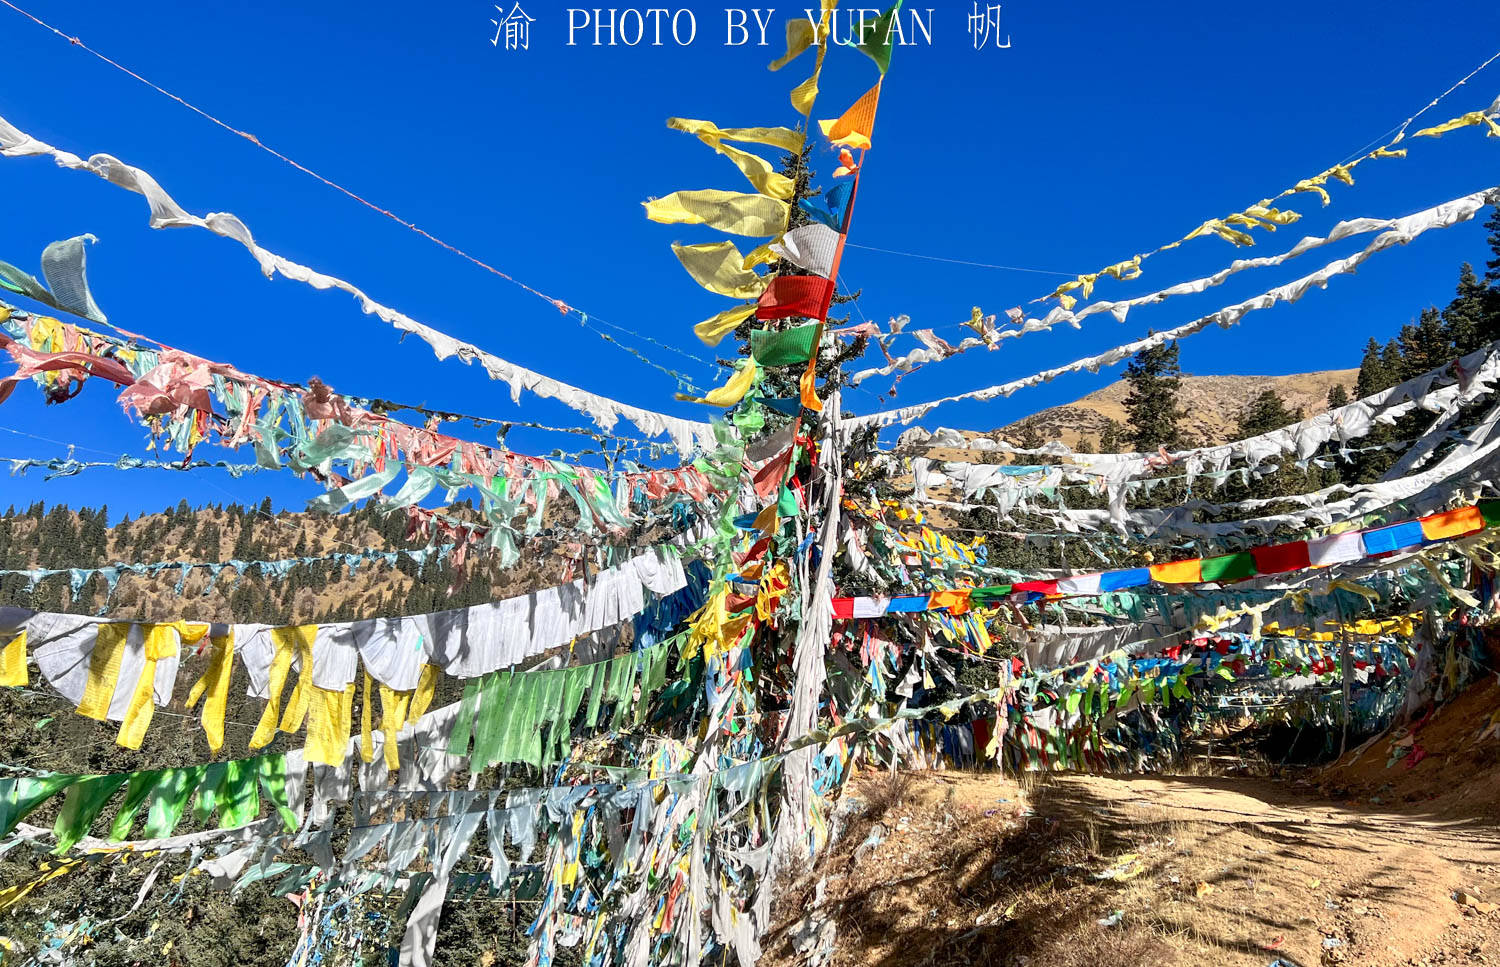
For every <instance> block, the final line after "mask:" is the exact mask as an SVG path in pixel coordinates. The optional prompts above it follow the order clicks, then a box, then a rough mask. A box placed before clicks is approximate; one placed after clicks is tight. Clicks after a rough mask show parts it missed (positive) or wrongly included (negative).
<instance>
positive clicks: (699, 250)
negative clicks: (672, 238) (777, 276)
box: [672, 242, 766, 299]
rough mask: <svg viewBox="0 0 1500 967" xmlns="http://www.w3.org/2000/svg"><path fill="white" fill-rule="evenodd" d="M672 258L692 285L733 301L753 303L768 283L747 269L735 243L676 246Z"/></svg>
mask: <svg viewBox="0 0 1500 967" xmlns="http://www.w3.org/2000/svg"><path fill="white" fill-rule="evenodd" d="M672 254H674V255H676V256H677V261H679V262H681V263H682V267H683V268H684V269H687V273H688V275H691V276H692V277H693V281H694V282H696V283H698V284H699V285H701V286H703V288H705V289H707V290H708V291H710V292H713V293H716V294H718V295H725V296H729V297H730V298H732V299H754V298H756V297H758V296H759V295H760V294H761V293H762V292H763V291H765V288H766V279H765V278H763V277H762V276H759V275H756V274H755V273H754V272H752V271H750V270H749V269H747V268H745V257H744V256H743V255H741V254H740V250H739V249H738V248H736V247H735V244H734V243H733V242H707V243H704V244H701V245H680V244H677V243H676V242H674V243H672Z"/></svg>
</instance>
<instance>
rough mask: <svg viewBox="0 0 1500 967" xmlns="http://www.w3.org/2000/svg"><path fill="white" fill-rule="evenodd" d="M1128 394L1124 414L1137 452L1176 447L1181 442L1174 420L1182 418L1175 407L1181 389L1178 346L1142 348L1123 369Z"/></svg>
mask: <svg viewBox="0 0 1500 967" xmlns="http://www.w3.org/2000/svg"><path fill="white" fill-rule="evenodd" d="M1125 382H1127V383H1129V384H1130V395H1129V396H1127V397H1125V412H1126V413H1128V414H1129V415H1130V437H1129V438H1130V442H1131V443H1132V445H1134V447H1135V448H1136V449H1137V450H1142V451H1150V450H1155V449H1157V448H1158V447H1175V446H1176V445H1177V444H1178V443H1179V442H1180V441H1181V439H1182V431H1181V429H1179V427H1178V426H1177V421H1178V420H1180V419H1182V417H1183V416H1184V415H1185V414H1184V413H1183V411H1182V410H1181V409H1179V408H1178V406H1177V393H1178V390H1179V389H1181V387H1182V368H1181V367H1180V366H1179V365H1178V350H1177V343H1176V342H1175V341H1174V342H1170V343H1166V344H1164V345H1160V346H1152V347H1151V348H1149V349H1143V350H1141V351H1140V352H1139V353H1136V356H1135V358H1134V359H1133V360H1131V361H1130V365H1128V366H1126V367H1125Z"/></svg>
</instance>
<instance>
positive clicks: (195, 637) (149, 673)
mask: <svg viewBox="0 0 1500 967" xmlns="http://www.w3.org/2000/svg"><path fill="white" fill-rule="evenodd" d="M208 627H209V626H208V625H206V624H190V623H188V622H186V621H172V622H166V623H161V624H146V625H142V626H141V633H142V635H143V637H144V643H143V644H144V650H145V655H146V661H145V664H144V665H143V666H142V667H141V677H140V678H138V679H136V682H135V691H134V692H132V693H131V696H130V706H129V708H127V709H126V710H125V720H124V721H123V722H121V723H120V733H119V735H118V736H116V737H115V742H116V743H118V744H119V745H122V746H124V747H125V748H127V749H139V748H140V747H141V743H142V742H144V741H145V739H146V729H147V727H149V726H150V725H151V718H152V716H153V715H154V714H155V713H156V699H155V695H154V692H155V689H156V663H157V662H159V661H163V660H165V659H167V658H172V657H175V656H176V655H177V654H178V652H179V650H180V649H181V646H182V645H184V644H188V645H191V644H196V643H197V642H199V641H202V640H203V639H204V637H205V636H207V635H208Z"/></svg>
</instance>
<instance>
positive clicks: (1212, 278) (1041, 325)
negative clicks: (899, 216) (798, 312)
mask: <svg viewBox="0 0 1500 967" xmlns="http://www.w3.org/2000/svg"><path fill="white" fill-rule="evenodd" d="M1397 221H1398V219H1394V218H1355V219H1350V220H1347V221H1342V222H1339V223H1338V224H1337V225H1335V226H1333V228H1332V230H1330V231H1329V233H1328V235H1327V236H1325V237H1318V236H1315V235H1309V236H1306V237H1304V238H1303V239H1302V240H1301V241H1300V242H1298V243H1297V244H1296V245H1294V246H1292V248H1291V249H1289V250H1288V251H1286V252H1283V253H1281V254H1280V255H1272V256H1267V257H1264V258H1254V259H1236V260H1235V261H1233V262H1231V263H1230V265H1229V267H1228V268H1224V269H1220V270H1219V271H1218V272H1215V273H1214V274H1213V275H1208V276H1204V277H1202V278H1199V279H1194V280H1192V281H1191V282H1179V283H1178V284H1176V285H1173V286H1168V287H1167V288H1165V289H1160V290H1158V291H1156V292H1152V293H1150V294H1149V295H1143V296H1136V297H1135V298H1132V299H1121V300H1119V301H1116V302H1095V303H1092V304H1090V305H1088V306H1085V307H1084V308H1082V309H1079V310H1078V311H1077V312H1074V311H1072V310H1071V309H1069V308H1066V307H1064V306H1057V307H1055V308H1053V309H1052V310H1051V311H1050V312H1048V313H1047V315H1045V316H1044V317H1042V318H1040V319H1036V318H1024V319H1023V318H1022V315H1023V314H1022V313H1021V312H1020V311H1019V310H1015V311H1014V312H1013V313H1012V320H1011V321H1012V322H1013V323H1015V324H1016V328H1014V329H1001V330H995V329H993V328H991V329H988V330H986V331H984V332H983V333H982V334H981V335H979V336H970V337H968V338H965V339H964V340H963V341H962V342H960V343H958V344H957V345H954V346H947V347H946V348H944V349H931V348H924V349H915V350H912V351H911V352H909V353H907V354H906V355H904V356H901V357H899V358H897V359H894V360H892V361H891V362H890V363H889V364H888V365H885V366H880V367H876V368H872V369H862V370H860V371H858V372H857V373H855V374H854V375H853V377H851V378H852V379H853V381H854V383H855V385H858V384H859V383H861V382H863V381H864V380H867V379H870V378H871V377H874V376H889V375H891V374H892V373H909V372H911V371H913V370H915V369H917V368H918V367H920V366H922V365H924V364H926V363H931V362H935V361H937V360H940V359H947V358H948V357H949V356H954V355H957V354H959V353H964V352H967V351H969V350H970V349H975V348H978V347H980V346H985V347H987V348H989V349H997V348H999V345H1000V343H1001V342H1002V341H1004V340H1006V339H1019V338H1020V337H1022V336H1024V335H1026V334H1027V333H1031V332H1045V331H1048V330H1050V329H1052V328H1053V327H1054V326H1057V325H1061V324H1067V325H1070V326H1073V327H1074V328H1079V327H1080V326H1081V324H1082V323H1083V320H1084V319H1086V318H1088V317H1089V316H1093V315H1098V314H1100V313H1104V312H1107V313H1109V314H1110V315H1111V316H1113V317H1114V319H1115V321H1116V322H1124V321H1125V318H1126V315H1127V314H1128V313H1129V311H1130V310H1131V309H1134V308H1137V307H1140V306H1149V305H1157V304H1158V303H1162V302H1165V301H1166V300H1167V299H1169V298H1172V297H1173V296H1181V295H1197V294H1199V293H1202V292H1204V291H1206V290H1208V289H1210V288H1213V287H1215V286H1218V285H1222V284H1223V283H1224V282H1225V281H1226V280H1227V279H1228V278H1229V277H1230V276H1232V275H1235V274H1237V273H1239V272H1243V271H1245V270H1246V269H1260V268H1267V267H1270V266H1276V265H1282V264H1283V263H1285V262H1288V261H1290V260H1291V259H1294V258H1297V257H1298V256H1300V255H1303V254H1305V253H1307V252H1310V251H1313V250H1314V249H1318V248H1322V247H1323V246H1325V245H1332V244H1335V243H1337V242H1341V241H1343V240H1345V239H1347V238H1352V237H1354V236H1356V235H1365V234H1369V233H1370V232H1382V231H1386V230H1387V229H1390V228H1393V227H1395V226H1396V222H1397ZM788 234H789V235H790V233H788ZM903 318H904V317H903ZM906 324H907V323H903V325H902V328H905V326H906ZM893 328H894V327H893ZM923 331H924V332H925V331H928V330H923Z"/></svg>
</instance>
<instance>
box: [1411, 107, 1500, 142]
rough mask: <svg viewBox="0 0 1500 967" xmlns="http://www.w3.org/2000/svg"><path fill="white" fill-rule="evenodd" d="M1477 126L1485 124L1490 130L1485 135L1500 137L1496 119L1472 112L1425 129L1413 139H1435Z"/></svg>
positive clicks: (1479, 112)
mask: <svg viewBox="0 0 1500 967" xmlns="http://www.w3.org/2000/svg"><path fill="white" fill-rule="evenodd" d="M1476 124H1483V125H1486V126H1488V127H1489V130H1488V131H1487V132H1485V133H1486V134H1487V135H1488V136H1489V137H1492V138H1494V137H1500V124H1496V123H1495V120H1494V118H1492V117H1490V116H1489V115H1488V114H1486V113H1485V112H1483V111H1470V112H1469V113H1468V114H1464V115H1462V116H1460V117H1456V118H1454V119H1453V120H1451V121H1444V122H1443V123H1442V124H1435V125H1433V126H1432V127H1430V128H1423V129H1422V130H1420V131H1418V132H1417V133H1416V134H1414V135H1412V137H1414V138H1435V137H1437V136H1438V135H1440V134H1447V133H1448V132H1449V131H1454V130H1457V129H1458V128H1467V127H1472V126H1474V125H1476Z"/></svg>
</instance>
